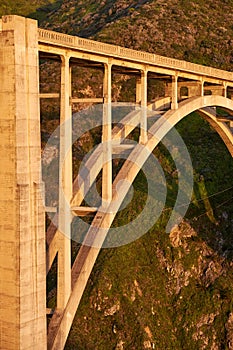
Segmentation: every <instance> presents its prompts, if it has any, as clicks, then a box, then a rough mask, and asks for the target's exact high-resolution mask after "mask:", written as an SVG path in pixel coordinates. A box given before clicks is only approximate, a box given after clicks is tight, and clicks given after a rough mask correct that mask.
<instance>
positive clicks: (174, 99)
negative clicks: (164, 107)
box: [171, 75, 178, 109]
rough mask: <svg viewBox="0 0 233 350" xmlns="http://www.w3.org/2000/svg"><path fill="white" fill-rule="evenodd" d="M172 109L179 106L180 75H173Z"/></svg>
mask: <svg viewBox="0 0 233 350" xmlns="http://www.w3.org/2000/svg"><path fill="white" fill-rule="evenodd" d="M171 98H172V100H171V109H177V108H178V77H177V75H174V76H172V96H171Z"/></svg>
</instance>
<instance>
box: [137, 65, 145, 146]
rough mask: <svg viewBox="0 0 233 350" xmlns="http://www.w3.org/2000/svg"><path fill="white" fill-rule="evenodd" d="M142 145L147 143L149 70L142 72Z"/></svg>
mask: <svg viewBox="0 0 233 350" xmlns="http://www.w3.org/2000/svg"><path fill="white" fill-rule="evenodd" d="M139 141H140V143H142V144H145V143H146V142H147V70H144V71H141V121H140V140H139Z"/></svg>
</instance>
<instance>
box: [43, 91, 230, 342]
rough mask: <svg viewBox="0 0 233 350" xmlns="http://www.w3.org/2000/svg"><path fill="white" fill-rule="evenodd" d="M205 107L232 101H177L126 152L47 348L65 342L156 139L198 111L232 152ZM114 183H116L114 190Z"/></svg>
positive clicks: (55, 318) (81, 253)
mask: <svg viewBox="0 0 233 350" xmlns="http://www.w3.org/2000/svg"><path fill="white" fill-rule="evenodd" d="M209 106H219V107H223V108H225V109H227V110H230V111H233V101H232V100H229V99H227V98H225V97H222V96H203V97H195V98H191V99H188V100H186V101H183V102H181V103H180V104H179V108H178V109H176V110H169V111H168V112H167V113H165V115H164V116H163V117H161V118H160V119H159V120H158V121H157V122H156V123H154V124H153V125H152V127H151V128H150V130H149V137H148V142H147V143H146V145H145V147H144V148H142V147H141V146H139V145H138V146H136V147H135V149H134V150H133V151H132V152H131V153H130V156H129V158H128V159H127V160H126V161H125V163H124V165H123V167H122V168H121V170H120V171H119V173H118V175H117V177H116V179H115V181H114V183H113V200H112V202H111V203H110V205H109V207H108V212H104V211H102V210H101V208H100V209H99V210H98V212H97V214H96V216H95V217H94V219H93V222H92V225H91V227H90V228H89V230H88V232H87V234H86V237H85V239H84V242H83V245H82V246H81V247H80V250H79V252H78V255H77V257H76V260H75V262H74V264H73V267H72V294H71V296H70V298H69V301H68V303H67V306H66V308H65V310H64V311H63V312H62V313H59V311H55V314H54V315H53V318H52V319H51V322H50V324H49V334H48V344H49V349H56V348H57V345H58V344H61V342H62V343H63V344H65V341H66V334H64V332H62V329H64V327H65V326H66V327H68V328H69V327H71V324H72V321H73V318H74V316H75V312H76V310H77V307H78V305H79V302H80V300H81V297H82V294H83V292H84V289H85V286H86V283H87V281H88V278H89V276H90V274H91V271H92V268H93V266H94V264H95V261H96V259H97V256H98V254H99V251H100V249H101V246H102V244H103V242H104V239H105V238H106V236H107V233H108V230H109V228H110V226H111V224H112V222H113V219H114V217H115V215H116V213H117V211H118V209H119V207H120V205H121V203H122V201H123V199H124V197H125V195H126V193H127V192H128V190H129V188H130V185H131V184H132V183H133V181H134V179H135V177H136V176H137V174H138V172H139V170H140V167H141V166H142V165H143V164H144V162H145V161H146V159H147V158H148V156H149V154H150V153H151V152H152V151H153V149H154V148H155V147H156V146H157V145H158V143H159V142H160V140H162V138H163V137H164V136H165V135H166V134H167V133H168V132H169V131H170V130H171V129H172V128H173V127H174V126H175V125H176V124H177V123H178V122H179V121H180V120H182V119H183V118H184V117H185V116H187V115H188V114H190V113H192V112H194V111H196V110H200V113H201V114H204V115H205V117H206V118H207V119H208V120H211V124H212V125H213V126H214V128H215V130H216V131H217V132H218V133H219V134H220V136H221V137H222V138H223V141H224V142H225V143H226V146H227V147H228V149H229V151H230V153H231V154H232V155H233V153H232V151H233V136H232V134H231V132H230V131H229V129H228V128H227V126H226V125H225V124H224V123H222V122H218V121H217V118H216V117H215V116H214V114H212V113H211V110H209V109H207V107H209ZM139 164H140V166H139ZM122 180H123V181H122ZM124 180H127V181H124ZM117 184H119V186H118V188H117V191H116V187H117ZM66 329H67V328H66Z"/></svg>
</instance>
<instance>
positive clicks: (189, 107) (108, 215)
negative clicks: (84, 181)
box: [83, 95, 233, 247]
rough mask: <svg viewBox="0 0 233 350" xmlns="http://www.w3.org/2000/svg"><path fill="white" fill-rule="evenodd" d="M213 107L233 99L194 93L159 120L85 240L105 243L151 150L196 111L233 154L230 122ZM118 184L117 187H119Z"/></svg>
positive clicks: (133, 154)
mask: <svg viewBox="0 0 233 350" xmlns="http://www.w3.org/2000/svg"><path fill="white" fill-rule="evenodd" d="M211 107H222V108H223V109H226V110H229V111H233V101H232V100H230V99H227V98H225V97H222V96H216V95H215V96H213V95H210V96H201V97H193V98H190V99H188V100H186V101H183V102H181V103H180V104H179V108H178V109H176V110H169V111H168V112H166V113H165V115H164V116H163V117H162V118H160V119H159V120H158V121H157V122H155V123H154V124H153V125H152V127H151V128H150V129H149V131H148V133H149V137H148V142H147V143H146V144H145V145H144V146H145V147H143V148H142V147H141V145H137V146H136V147H135V149H133V151H132V152H131V153H130V155H129V157H128V159H127V160H126V161H125V163H124V165H123V167H122V168H121V170H120V171H119V173H118V175H117V176H116V178H115V181H114V183H113V198H112V202H111V203H110V205H109V208H108V210H107V212H104V211H103V210H102V208H99V210H98V211H97V214H96V216H95V218H94V220H93V223H92V226H91V227H90V229H89V231H88V233H87V235H86V238H85V240H84V242H83V243H84V244H86V245H89V246H92V245H93V246H97V247H101V246H102V243H103V241H104V239H105V237H106V235H107V231H108V229H109V227H110V226H111V223H112V222H113V219H114V217H115V215H116V213H117V211H118V209H119V207H120V205H121V203H122V201H123V200H124V197H125V195H126V193H127V192H128V190H129V188H130V185H131V184H132V183H133V181H134V179H135V178H136V176H137V174H138V172H139V170H140V167H139V166H138V164H140V165H141V166H142V165H143V164H144V162H145V161H146V159H147V158H148V156H149V154H150V153H151V152H152V151H153V150H154V148H155V147H156V146H157V145H158V143H159V142H160V140H162V139H163V137H164V136H166V134H167V133H168V132H169V131H170V130H171V129H172V128H173V127H174V126H175V125H176V124H178V123H179V122H180V121H181V120H182V119H183V118H185V117H186V116H187V115H189V114H190V113H192V112H195V111H200V113H201V114H202V115H203V116H204V117H205V118H206V119H207V120H208V121H209V122H210V124H211V125H212V126H213V127H214V129H215V130H216V131H217V133H218V134H219V135H220V137H221V138H222V139H223V141H224V143H225V145H226V146H227V148H228V150H229V152H230V154H231V155H232V156H233V135H232V133H231V131H230V129H229V128H228V127H227V125H226V124H225V123H223V122H219V121H218V120H217V117H216V116H215V114H214V111H212V110H211ZM116 188H117V191H116Z"/></svg>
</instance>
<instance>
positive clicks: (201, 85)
mask: <svg viewBox="0 0 233 350" xmlns="http://www.w3.org/2000/svg"><path fill="white" fill-rule="evenodd" d="M199 87H200V96H204V81H203V80H202V79H201V81H199Z"/></svg>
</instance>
